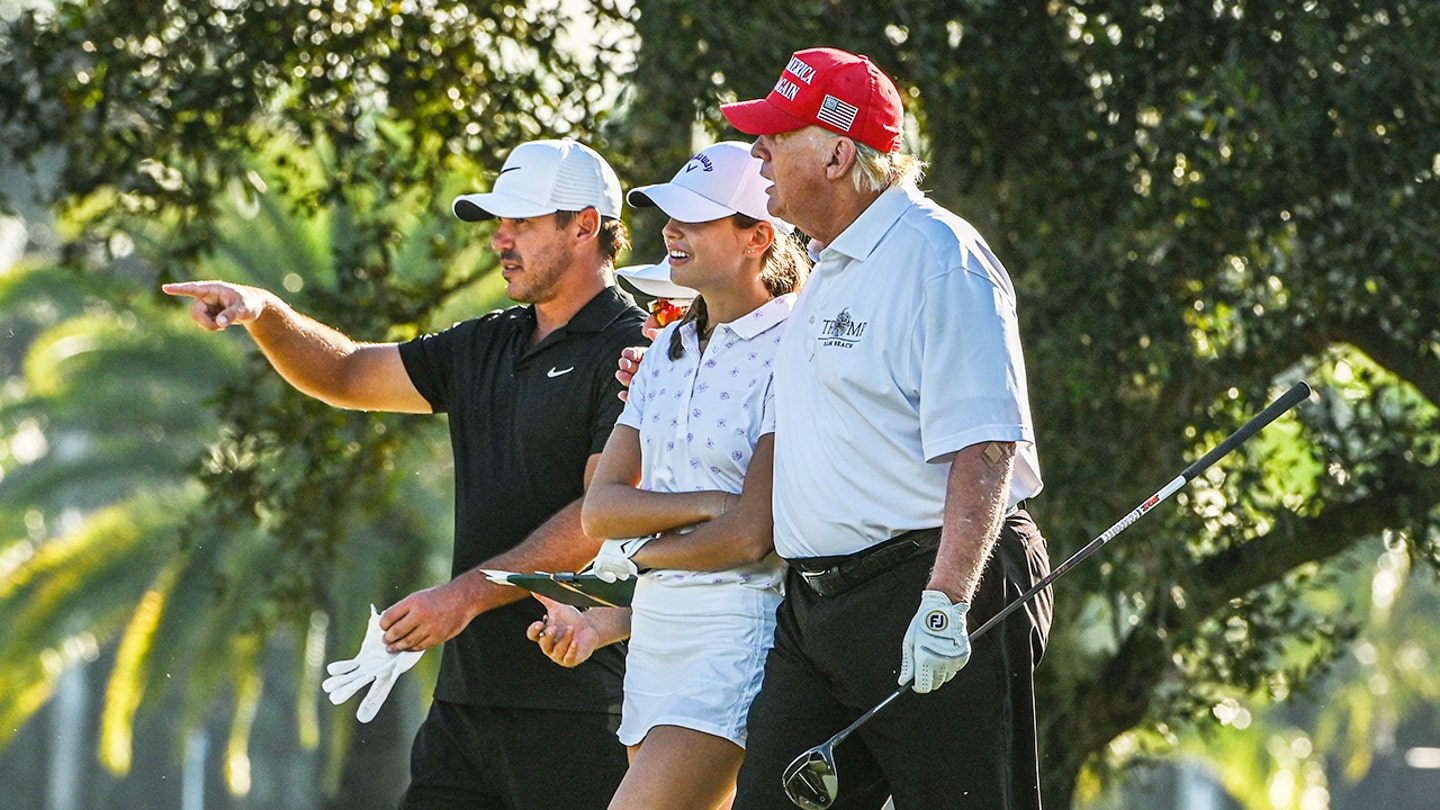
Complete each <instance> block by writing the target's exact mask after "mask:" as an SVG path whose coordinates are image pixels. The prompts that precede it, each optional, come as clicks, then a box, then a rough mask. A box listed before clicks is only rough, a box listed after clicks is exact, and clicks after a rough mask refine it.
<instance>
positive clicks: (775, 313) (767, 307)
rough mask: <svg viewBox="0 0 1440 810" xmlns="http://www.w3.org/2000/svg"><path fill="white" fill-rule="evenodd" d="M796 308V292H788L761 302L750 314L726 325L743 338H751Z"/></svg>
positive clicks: (781, 319)
mask: <svg viewBox="0 0 1440 810" xmlns="http://www.w3.org/2000/svg"><path fill="white" fill-rule="evenodd" d="M794 308H795V293H786V294H785V295H781V296H778V297H775V298H771V299H770V300H769V301H766V302H765V303H763V304H761V305H760V306H758V307H756V308H755V309H753V310H751V311H750V313H749V314H748V315H741V316H740V317H738V318H736V319H735V320H733V321H731V322H730V323H728V324H724V325H725V326H728V327H730V331H732V332H734V333H735V334H737V335H739V336H740V337H741V339H743V340H749V339H751V338H753V337H755V336H756V335H758V334H760V333H762V332H764V331H765V330H767V329H769V328H770V327H772V326H774V325H775V324H777V323H780V322H781V321H783V320H785V319H786V318H788V317H789V316H790V310H792V309H794Z"/></svg>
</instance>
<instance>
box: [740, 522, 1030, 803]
mask: <svg viewBox="0 0 1440 810" xmlns="http://www.w3.org/2000/svg"><path fill="white" fill-rule="evenodd" d="M934 560H935V555H934V553H933V552H931V553H927V554H924V555H922V556H919V557H916V558H914V559H912V560H910V561H908V562H905V563H902V564H901V565H899V566H897V567H895V568H892V569H890V570H889V571H886V572H884V573H882V574H879V575H877V576H875V577H874V578H873V579H871V580H869V581H868V582H865V583H862V584H861V585H858V586H856V587H855V588H853V589H851V590H849V591H846V592H844V593H841V594H838V595H836V596H832V597H822V596H818V595H816V594H815V593H814V592H813V591H811V590H810V589H809V588H808V587H807V586H806V585H805V584H804V582H802V581H801V579H800V577H799V575H798V574H797V573H796V572H795V571H794V569H793V568H792V570H791V573H790V576H789V579H788V581H787V582H786V591H785V601H784V602H782V603H781V604H780V609H779V614H778V618H777V627H776V631H775V647H774V648H773V649H772V650H771V651H770V655H769V657H768V658H767V659H766V662H765V683H764V685H763V686H762V687H761V690H760V694H759V696H758V697H757V698H756V699H755V702H754V704H753V705H752V706H751V707H750V715H749V719H748V732H747V733H748V743H747V745H746V751H745V761H744V764H743V765H742V766H741V769H740V777H739V786H738V789H737V793H736V799H735V804H734V810H793V807H794V805H792V804H791V803H790V801H789V799H788V798H786V796H785V792H784V789H783V787H782V786H781V775H782V774H783V772H784V770H785V766H786V765H788V764H789V763H790V762H791V761H792V760H793V759H794V758H795V757H797V756H799V755H800V753H801V752H803V751H805V750H806V749H808V748H811V747H813V746H815V745H819V744H820V743H822V742H824V741H825V740H826V739H828V738H829V737H830V736H831V735H832V734H834V733H835V732H837V731H839V730H840V729H842V728H844V727H845V726H847V725H849V724H850V723H851V722H852V721H853V720H855V718H857V717H859V716H860V715H861V714H863V713H864V712H865V711H867V710H868V709H870V708H871V707H873V706H874V705H875V704H876V703H878V702H879V701H880V700H881V699H882V698H884V697H885V696H886V695H887V694H889V693H890V692H892V691H894V690H895V688H896V686H897V685H898V684H897V678H898V677H899V670H900V643H901V641H902V640H903V639H904V637H905V630H906V628H907V627H908V626H909V624H910V620H911V618H912V617H914V615H915V611H916V609H917V608H918V607H919V604H920V592H921V591H922V590H924V587H925V583H926V582H927V580H928V579H929V575H930V569H931V567H932V566H933V564H934ZM1049 570H1050V561H1049V555H1048V553H1047V552H1046V549H1045V540H1044V538H1043V537H1042V536H1041V535H1040V531H1039V529H1037V528H1036V526H1035V522H1034V521H1033V520H1031V518H1030V516H1029V515H1028V514H1027V513H1026V512H1024V511H1019V512H1017V513H1015V514H1014V515H1012V516H1010V517H1009V518H1007V519H1006V521H1005V525H1004V527H1003V528H1002V530H1001V533H1000V537H999V539H998V540H997V541H996V545H995V550H994V553H993V554H992V555H991V559H990V561H989V563H988V565H987V566H986V569H985V573H984V578H983V579H982V581H981V584H980V589H979V591H978V592H977V593H976V594H975V598H974V602H973V604H972V605H971V606H970V612H969V615H968V618H967V624H968V626H969V628H970V629H971V630H972V631H973V630H974V629H975V628H977V627H979V626H980V625H981V624H982V623H984V622H985V621H986V620H987V619H989V618H990V617H991V616H993V615H995V614H996V613H998V612H999V611H1000V609H1001V608H1003V607H1004V606H1005V605H1006V604H1008V603H1009V602H1010V601H1012V600H1014V599H1015V598H1017V597H1018V596H1019V595H1020V594H1021V593H1023V592H1024V591H1025V590H1026V589H1028V588H1029V587H1030V586H1032V585H1033V584H1034V583H1036V582H1038V581H1039V580H1040V579H1041V578H1042V577H1044V576H1045V575H1046V574H1047V573H1049ZM1053 604H1054V603H1053V595H1052V593H1051V591H1050V589H1048V588H1047V589H1046V590H1044V591H1042V592H1041V593H1040V594H1038V595H1037V596H1036V597H1035V599H1034V600H1032V602H1031V603H1030V604H1029V605H1028V606H1027V607H1026V608H1025V609H1024V610H1017V611H1015V612H1014V613H1012V614H1010V616H1008V617H1007V618H1006V619H1005V620H1004V621H1002V622H1001V623H1000V624H998V625H996V627H995V628H994V629H992V630H990V631H989V632H987V633H986V634H985V635H984V636H982V637H980V638H977V639H974V640H973V642H972V644H971V656H970V661H969V663H968V664H967V665H966V666H965V668H964V669H962V670H961V671H960V673H959V674H958V675H956V676H955V678H954V679H953V680H952V681H950V682H949V683H947V684H945V685H944V686H943V687H941V688H940V689H938V690H935V691H933V692H930V693H929V694H924V695H921V694H916V693H909V694H906V695H902V696H901V697H900V698H899V699H897V700H896V701H895V702H894V703H892V704H891V705H890V706H888V707H887V708H886V709H885V710H884V711H883V712H881V713H880V714H877V715H876V716H875V717H874V718H872V719H871V720H870V721H869V722H867V723H866V724H865V725H864V726H862V727H861V729H860V730H859V731H857V732H856V733H855V734H854V735H853V736H851V737H850V738H848V739H847V740H846V741H845V742H844V743H843V744H841V745H840V746H839V747H838V748H836V749H835V755H836V770H837V772H838V774H839V780H840V795H839V799H838V800H837V802H836V803H835V805H834V808H835V810H850V809H851V808H879V807H880V806H881V805H882V804H883V803H884V802H885V797H887V796H890V795H893V796H894V799H895V807H896V810H944V808H956V810H961V809H964V810H971V809H973V810H997V808H1004V809H1005V810H1032V809H1035V808H1039V807H1040V786H1039V760H1038V752H1037V744H1036V730H1035V692H1034V677H1033V676H1034V671H1035V667H1036V665H1037V664H1039V662H1040V657H1041V655H1042V654H1043V653H1044V650H1045V642H1046V639H1047V638H1048V637H1049V633H1050V618H1051V613H1052V608H1053Z"/></svg>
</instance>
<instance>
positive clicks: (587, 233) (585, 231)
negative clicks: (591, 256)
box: [570, 208, 600, 241]
mask: <svg viewBox="0 0 1440 810" xmlns="http://www.w3.org/2000/svg"><path fill="white" fill-rule="evenodd" d="M570 232H571V233H573V234H574V235H575V238H576V239H579V240H581V241H585V240H589V239H595V238H597V237H599V236H600V212H599V211H597V210H595V209H594V208H586V209H584V210H583V211H580V212H579V213H577V214H576V215H575V217H574V218H573V219H571V220H570Z"/></svg>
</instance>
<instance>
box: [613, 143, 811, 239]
mask: <svg viewBox="0 0 1440 810" xmlns="http://www.w3.org/2000/svg"><path fill="white" fill-rule="evenodd" d="M769 187H770V181H769V180H766V179H765V178H763V177H761V176H760V159H759V158H757V157H752V156H751V155H750V145H749V144H747V143H741V142H740V141H721V142H720V143H717V144H715V145H713V146H708V147H706V148H705V149H702V150H700V153H699V154H697V155H695V157H692V158H690V160H689V161H687V162H686V163H685V165H684V166H683V167H681V169H680V171H679V173H677V174H676V175H675V177H674V179H672V180H671V181H670V182H668V183H656V184H654V185H649V186H640V187H639V188H634V189H631V190H630V193H629V194H628V195H626V197H625V199H627V200H629V201H630V204H631V205H633V206H635V207H636V208H643V207H646V206H650V205H653V206H655V207H657V208H659V209H660V210H661V211H664V212H665V213H666V214H668V215H669V216H670V217H671V218H672V219H674V220H676V221H678V222H710V221H711V220H716V219H722V218H724V217H728V216H730V215H731V214H735V213H740V214H744V215H745V216H747V217H750V218H751V219H759V220H764V221H766V222H769V223H770V224H772V225H774V226H775V230H777V231H779V232H780V233H784V234H788V233H790V232H791V231H793V230H795V226H793V225H791V224H790V223H788V222H786V221H785V220H783V219H780V218H778V217H775V216H772V215H771V214H770V212H769V211H768V210H767V209H766V202H767V201H768V195H766V194H765V189H767V188H769Z"/></svg>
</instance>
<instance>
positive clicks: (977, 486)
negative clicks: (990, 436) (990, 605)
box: [926, 442, 1015, 604]
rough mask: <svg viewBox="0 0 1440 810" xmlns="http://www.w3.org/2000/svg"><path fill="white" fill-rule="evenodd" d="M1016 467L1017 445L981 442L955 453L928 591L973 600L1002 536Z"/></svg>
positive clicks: (957, 600) (956, 599)
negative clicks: (938, 544) (996, 540)
mask: <svg viewBox="0 0 1440 810" xmlns="http://www.w3.org/2000/svg"><path fill="white" fill-rule="evenodd" d="M1014 468H1015V445H1014V443H1013V442H981V443H980V444H976V445H971V446H970V447H966V448H964V449H963V450H960V451H959V452H957V453H956V454H955V458H954V459H953V460H952V461H951V465H950V477H949V481H948V484H947V486H946V493H945V523H944V526H943V528H942V530H941V534H940V549H939V551H938V552H937V553H936V555H935V567H934V569H933V570H932V571H931V574H930V581H929V583H928V584H927V585H926V588H927V589H928V590H936V591H942V592H944V593H945V594H946V595H948V596H949V597H950V600H951V601H952V602H965V603H966V604H969V603H970V601H971V600H972V599H974V597H975V591H976V590H977V589H978V588H979V587H980V577H981V575H982V574H983V573H984V571H985V563H986V561H988V560H989V559H990V551H991V549H992V548H993V547H994V545H995V538H996V537H997V536H998V535H999V533H1000V527H1001V523H1002V521H1003V519H1004V515H1005V504H1006V500H1007V498H1008V495H1009V491H1010V476H1011V473H1012V472H1013V470H1014Z"/></svg>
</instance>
